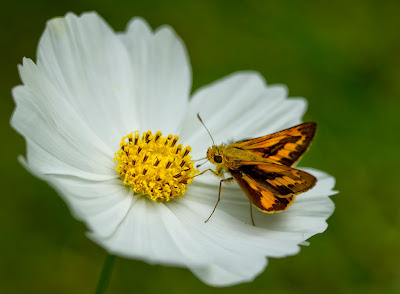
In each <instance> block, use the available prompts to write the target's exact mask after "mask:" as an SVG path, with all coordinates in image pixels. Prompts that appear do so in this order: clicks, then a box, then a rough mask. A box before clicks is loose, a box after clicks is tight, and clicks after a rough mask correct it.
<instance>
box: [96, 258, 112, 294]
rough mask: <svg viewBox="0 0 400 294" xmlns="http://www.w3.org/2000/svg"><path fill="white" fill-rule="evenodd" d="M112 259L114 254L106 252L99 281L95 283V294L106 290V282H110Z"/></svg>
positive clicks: (100, 293) (101, 293)
mask: <svg viewBox="0 0 400 294" xmlns="http://www.w3.org/2000/svg"><path fill="white" fill-rule="evenodd" d="M114 261H115V255H112V254H107V256H106V259H105V261H104V265H103V269H102V270H101V274H100V278H99V281H98V283H97V288H96V292H95V294H103V293H105V292H106V290H107V286H108V283H109V282H110V278H111V272H112V269H113V265H114Z"/></svg>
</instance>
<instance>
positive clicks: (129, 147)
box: [114, 131, 198, 201]
mask: <svg viewBox="0 0 400 294" xmlns="http://www.w3.org/2000/svg"><path fill="white" fill-rule="evenodd" d="M178 140H179V137H178V136H173V135H168V137H162V133H161V132H160V131H158V132H157V133H155V135H152V133H151V131H148V132H145V133H143V135H142V136H141V137H140V135H139V132H138V131H136V132H134V133H131V134H129V135H127V136H125V137H123V138H122V140H121V143H120V146H121V149H120V150H119V151H118V152H117V153H115V157H114V161H117V162H118V165H117V167H116V168H115V170H116V171H117V173H118V174H119V176H120V177H121V179H123V180H124V185H127V186H130V187H131V188H132V190H133V191H134V192H135V193H137V194H142V195H147V196H149V197H150V199H151V200H153V201H169V200H171V199H172V198H174V197H181V196H182V195H183V194H185V192H186V190H187V187H186V186H187V184H190V183H191V182H192V181H193V177H194V175H195V174H196V173H197V172H198V170H196V169H195V168H194V164H193V162H192V161H191V157H190V156H189V153H190V151H191V150H192V149H191V148H190V146H187V147H185V148H183V146H182V144H178V145H177V141H178Z"/></svg>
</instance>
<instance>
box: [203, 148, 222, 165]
mask: <svg viewBox="0 0 400 294" xmlns="http://www.w3.org/2000/svg"><path fill="white" fill-rule="evenodd" d="M223 147H224V146H222V145H221V146H217V145H213V146H212V147H211V148H208V150H207V158H208V160H209V161H210V162H211V163H212V164H221V163H223V161H224V154H223Z"/></svg>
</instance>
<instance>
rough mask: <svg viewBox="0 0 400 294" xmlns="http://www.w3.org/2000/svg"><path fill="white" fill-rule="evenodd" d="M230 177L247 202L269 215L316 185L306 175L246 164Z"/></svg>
mask: <svg viewBox="0 0 400 294" xmlns="http://www.w3.org/2000/svg"><path fill="white" fill-rule="evenodd" d="M230 173H231V174H232V176H233V178H234V179H235V180H236V181H237V182H238V184H239V186H240V187H241V188H242V190H243V191H244V192H245V193H246V195H247V197H248V198H249V199H250V201H251V202H252V203H253V204H254V205H255V206H256V207H257V208H258V209H260V210H261V211H263V212H269V213H274V212H279V211H283V210H285V209H286V208H287V207H288V206H289V205H290V204H291V203H292V202H293V200H294V198H295V196H296V195H298V194H300V193H303V192H305V191H307V190H309V189H311V188H312V187H313V186H314V185H315V183H316V182H317V180H316V178H315V177H314V176H312V175H310V174H309V173H306V172H304V171H302V170H298V169H294V168H291V167H288V166H284V165H278V164H273V163H258V162H246V163H245V164H244V165H242V166H240V167H239V168H238V169H237V170H230Z"/></svg>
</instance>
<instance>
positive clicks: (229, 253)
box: [169, 191, 303, 286]
mask: <svg viewBox="0 0 400 294" xmlns="http://www.w3.org/2000/svg"><path fill="white" fill-rule="evenodd" d="M192 192H193V193H190V195H189V194H188V195H186V196H185V197H184V199H182V200H181V201H179V202H177V203H171V204H170V205H169V207H170V209H171V210H172V211H173V212H174V213H175V214H176V215H177V216H178V217H179V219H180V220H181V221H182V223H183V224H184V226H185V227H186V229H187V230H190V232H191V233H192V237H193V238H194V239H195V241H196V244H198V245H199V246H200V247H201V248H203V250H204V251H206V256H208V257H209V258H210V259H211V260H212V262H211V263H209V264H207V265H206V266H201V267H199V266H196V265H191V264H188V265H187V266H188V267H189V268H190V269H191V270H192V271H193V272H194V273H195V274H196V275H197V276H198V277H199V278H200V279H201V280H202V281H203V282H205V283H207V284H209V285H213V286H229V285H234V284H237V283H241V282H245V281H251V280H253V279H254V278H255V277H256V276H257V275H258V274H259V273H260V272H261V271H262V270H263V269H264V268H265V266H266V259H265V257H284V256H288V255H293V254H296V253H297V252H298V251H299V246H298V244H299V243H300V242H301V241H302V238H303V234H301V233H297V232H290V233H288V232H279V231H274V230H270V229H264V228H258V227H253V226H251V225H246V224H245V223H243V222H242V221H240V220H238V219H237V218H236V217H233V216H231V215H230V214H228V213H226V212H225V211H223V210H220V211H218V212H216V213H215V214H214V216H213V217H212V219H211V220H210V221H209V222H208V223H204V220H205V219H206V218H207V217H208V216H209V214H210V213H211V211H212V209H213V206H214V203H212V204H211V203H209V204H208V205H207V204H202V203H200V202H198V201H196V199H193V198H194V197H192V196H193V194H195V192H194V191H192ZM199 192H200V193H201V194H202V193H204V191H199ZM210 204H211V205H210ZM196 254H197V253H196Z"/></svg>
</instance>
